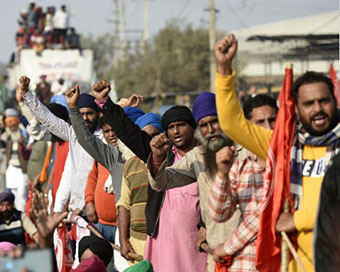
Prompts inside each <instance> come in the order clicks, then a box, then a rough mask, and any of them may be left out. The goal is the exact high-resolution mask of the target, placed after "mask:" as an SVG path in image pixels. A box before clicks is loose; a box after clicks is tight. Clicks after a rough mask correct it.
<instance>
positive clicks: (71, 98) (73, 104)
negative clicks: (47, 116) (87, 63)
mask: <svg viewBox="0 0 340 272" xmlns="http://www.w3.org/2000/svg"><path fill="white" fill-rule="evenodd" d="M79 94H80V88H79V85H76V86H73V87H71V88H69V89H68V90H67V91H66V92H65V96H66V102H67V105H68V107H69V108H70V109H75V108H77V105H78V98H79Z"/></svg>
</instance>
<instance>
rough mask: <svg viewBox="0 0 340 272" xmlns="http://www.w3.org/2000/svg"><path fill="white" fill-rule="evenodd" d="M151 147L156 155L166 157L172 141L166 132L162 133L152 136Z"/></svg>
mask: <svg viewBox="0 0 340 272" xmlns="http://www.w3.org/2000/svg"><path fill="white" fill-rule="evenodd" d="M150 147H151V150H152V153H153V154H154V155H156V156H158V157H163V158H164V157H165V155H166V154H167V153H168V151H169V149H170V141H169V139H168V138H167V137H166V136H165V133H161V134H159V135H156V136H155V137H153V138H152V140H151V141H150Z"/></svg>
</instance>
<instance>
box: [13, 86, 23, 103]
mask: <svg viewBox="0 0 340 272" xmlns="http://www.w3.org/2000/svg"><path fill="white" fill-rule="evenodd" d="M15 98H16V100H17V102H18V103H20V102H23V101H24V99H23V98H22V95H21V90H20V89H19V86H18V88H17V89H16V92H15Z"/></svg>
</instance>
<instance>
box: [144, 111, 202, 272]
mask: <svg viewBox="0 0 340 272" xmlns="http://www.w3.org/2000/svg"><path fill="white" fill-rule="evenodd" d="M162 127H163V128H164V130H165V133H166V135H167V137H168V138H169V140H170V142H171V143H172V147H171V152H170V153H169V156H168V159H169V164H173V163H174V162H176V161H178V160H180V159H181V158H182V157H183V156H184V155H185V154H186V153H187V152H188V151H190V150H191V149H193V148H194V147H195V146H196V143H197V142H196V139H195V137H194V131H195V129H196V122H195V119H194V117H193V116H192V113H191V110H190V109H189V108H187V107H185V106H174V107H172V108H170V109H169V110H167V111H166V112H165V113H164V115H163V116H162ZM161 201H162V207H161V210H160V212H159V213H158V214H157V216H158V218H159V219H158V222H157V223H158V224H157V225H156V230H155V235H153V236H148V237H147V243H146V249H145V255H144V258H145V259H147V260H149V261H150V262H151V263H152V265H153V268H154V270H155V271H164V272H165V271H197V272H199V271H202V272H203V271H206V262H207V255H206V253H205V252H200V251H199V250H198V247H199V246H196V244H195V241H196V237H197V236H198V233H199V234H202V235H200V237H202V238H201V239H200V241H199V242H200V243H202V242H203V241H205V228H204V227H201V226H200V231H199V232H198V226H197V225H198V224H199V221H200V208H199V194H198V186H197V182H194V183H192V184H189V185H187V186H183V187H179V188H173V189H171V190H168V191H166V192H165V194H164V197H163V199H162V200H161ZM196 247H197V248H196ZM165 252H166V255H167V257H166V258H163V256H164V254H165Z"/></svg>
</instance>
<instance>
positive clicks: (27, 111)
mask: <svg viewBox="0 0 340 272" xmlns="http://www.w3.org/2000/svg"><path fill="white" fill-rule="evenodd" d="M19 107H20V110H21V113H22V115H23V116H25V118H26V119H27V121H28V122H30V121H31V120H32V119H33V118H34V116H33V114H32V112H31V111H30V109H29V107H27V105H26V104H25V103H24V102H20V103H19Z"/></svg>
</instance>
